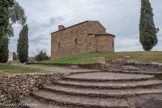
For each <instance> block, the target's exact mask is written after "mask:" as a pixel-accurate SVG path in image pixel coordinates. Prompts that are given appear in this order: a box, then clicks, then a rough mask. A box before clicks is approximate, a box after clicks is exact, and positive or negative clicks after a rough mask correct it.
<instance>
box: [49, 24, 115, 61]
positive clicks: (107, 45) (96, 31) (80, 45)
mask: <svg viewBox="0 0 162 108" xmlns="http://www.w3.org/2000/svg"><path fill="white" fill-rule="evenodd" d="M114 38H115V35H113V34H109V33H106V29H105V27H104V26H103V25H101V23H100V22H98V21H85V22H82V23H79V24H76V25H73V26H70V27H67V28H65V27H64V26H63V25H60V26H59V30H58V31H56V32H53V33H52V35H51V59H56V58H61V57H67V56H72V55H78V54H88V53H98V52H114Z"/></svg>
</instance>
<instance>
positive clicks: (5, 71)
mask: <svg viewBox="0 0 162 108" xmlns="http://www.w3.org/2000/svg"><path fill="white" fill-rule="evenodd" d="M49 72H50V71H49ZM49 72H48V71H44V70H42V69H38V68H27V67H20V66H13V65H6V64H0V75H9V74H25V73H49Z"/></svg>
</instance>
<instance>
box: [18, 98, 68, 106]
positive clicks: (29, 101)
mask: <svg viewBox="0 0 162 108" xmlns="http://www.w3.org/2000/svg"><path fill="white" fill-rule="evenodd" d="M18 101H19V103H20V106H22V107H27V108H68V107H64V106H60V105H56V104H52V103H47V102H42V101H40V100H37V99H35V98H33V97H30V96H28V97H24V98H21V99H19V100H18Z"/></svg>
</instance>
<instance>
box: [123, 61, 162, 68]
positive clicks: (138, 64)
mask: <svg viewBox="0 0 162 108" xmlns="http://www.w3.org/2000/svg"><path fill="white" fill-rule="evenodd" d="M121 63H122V64H124V65H133V66H152V67H161V68H162V63H156V62H141V61H122V62H121Z"/></svg>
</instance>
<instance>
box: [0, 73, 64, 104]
mask: <svg viewBox="0 0 162 108" xmlns="http://www.w3.org/2000/svg"><path fill="white" fill-rule="evenodd" d="M63 75H64V74H63V73H47V74H20V75H4V76H3V77H0V80H1V83H0V101H4V102H10V101H13V100H16V99H18V98H19V97H22V96H26V95H28V94H29V93H30V92H32V91H37V90H38V85H39V84H42V85H47V84H51V83H52V82H53V80H55V79H60V78H62V77H63Z"/></svg>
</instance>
